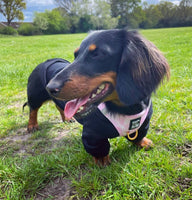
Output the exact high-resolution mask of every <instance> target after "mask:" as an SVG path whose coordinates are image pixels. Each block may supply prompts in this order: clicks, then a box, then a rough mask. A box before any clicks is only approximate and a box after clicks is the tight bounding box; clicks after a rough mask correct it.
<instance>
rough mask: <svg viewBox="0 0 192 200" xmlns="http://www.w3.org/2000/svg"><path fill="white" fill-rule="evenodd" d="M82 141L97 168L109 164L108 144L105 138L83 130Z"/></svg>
mask: <svg viewBox="0 0 192 200" xmlns="http://www.w3.org/2000/svg"><path fill="white" fill-rule="evenodd" d="M82 141H83V145H84V147H85V150H86V151H87V153H89V154H91V155H92V156H93V159H94V162H95V164H96V165H98V166H100V167H101V166H107V165H109V164H110V158H109V149H110V144H109V141H108V139H107V138H101V136H99V135H96V134H93V133H91V131H90V130H86V131H85V129H84V130H83V134H82Z"/></svg>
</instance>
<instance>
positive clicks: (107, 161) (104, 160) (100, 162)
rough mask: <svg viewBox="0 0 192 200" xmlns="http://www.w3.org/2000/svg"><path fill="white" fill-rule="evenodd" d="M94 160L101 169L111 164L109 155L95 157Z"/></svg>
mask: <svg viewBox="0 0 192 200" xmlns="http://www.w3.org/2000/svg"><path fill="white" fill-rule="evenodd" d="M93 159H94V162H95V164H96V165H98V166H99V167H105V166H107V165H109V164H110V163H111V161H110V158H109V155H107V156H104V157H100V158H96V157H93Z"/></svg>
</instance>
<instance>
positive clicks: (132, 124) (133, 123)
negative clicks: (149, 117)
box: [129, 117, 141, 130]
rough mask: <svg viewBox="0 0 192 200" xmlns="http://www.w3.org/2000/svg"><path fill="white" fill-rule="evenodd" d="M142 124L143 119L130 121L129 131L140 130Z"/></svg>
mask: <svg viewBox="0 0 192 200" xmlns="http://www.w3.org/2000/svg"><path fill="white" fill-rule="evenodd" d="M140 122H141V117H139V118H137V119H132V120H130V125H129V130H133V129H136V128H139V126H140Z"/></svg>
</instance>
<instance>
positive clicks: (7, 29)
mask: <svg viewBox="0 0 192 200" xmlns="http://www.w3.org/2000/svg"><path fill="white" fill-rule="evenodd" d="M0 33H1V34H4V35H17V34H18V33H17V31H16V30H15V29H14V28H12V27H10V26H7V27H5V28H2V29H0Z"/></svg>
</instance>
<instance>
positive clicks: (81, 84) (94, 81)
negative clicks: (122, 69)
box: [57, 72, 116, 100]
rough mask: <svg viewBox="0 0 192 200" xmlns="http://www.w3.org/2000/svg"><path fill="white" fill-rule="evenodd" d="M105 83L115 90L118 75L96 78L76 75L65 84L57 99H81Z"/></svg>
mask: <svg viewBox="0 0 192 200" xmlns="http://www.w3.org/2000/svg"><path fill="white" fill-rule="evenodd" d="M105 82H108V83H111V84H112V85H113V87H114V88H115V85H116V73H115V72H107V73H105V74H102V75H100V76H96V77H94V78H91V77H87V76H80V75H76V74H75V75H73V76H71V77H70V81H68V82H66V83H65V85H64V87H63V88H62V89H61V91H60V93H59V95H58V97H57V98H58V99H61V100H71V99H76V98H81V97H84V96H86V95H88V94H90V93H91V92H92V91H93V90H94V89H96V88H97V87H99V86H100V85H101V84H102V83H105Z"/></svg>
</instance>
